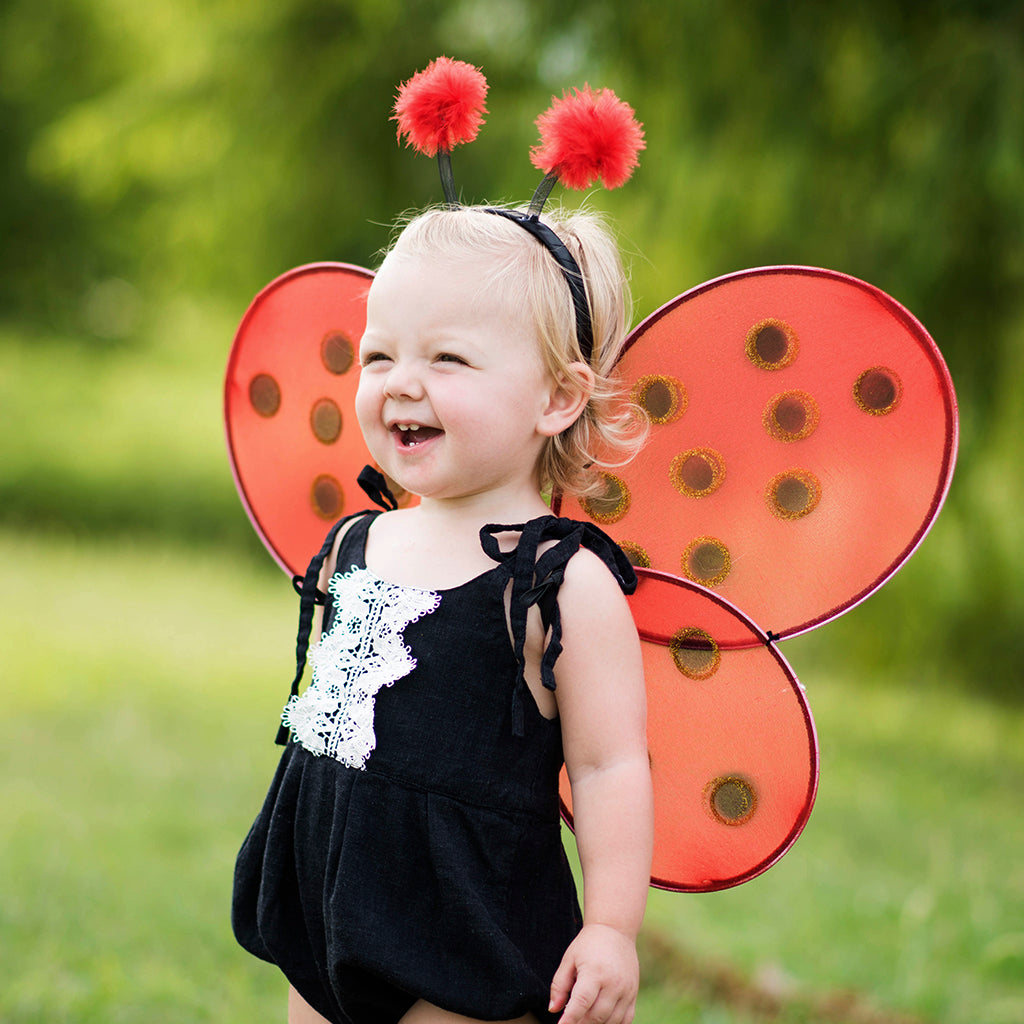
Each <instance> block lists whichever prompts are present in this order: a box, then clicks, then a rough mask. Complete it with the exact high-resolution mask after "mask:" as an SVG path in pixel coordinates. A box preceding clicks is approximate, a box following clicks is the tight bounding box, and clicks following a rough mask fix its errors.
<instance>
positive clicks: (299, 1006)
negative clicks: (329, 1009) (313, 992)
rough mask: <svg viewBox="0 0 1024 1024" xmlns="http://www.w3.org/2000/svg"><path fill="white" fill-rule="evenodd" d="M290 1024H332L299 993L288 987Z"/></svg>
mask: <svg viewBox="0 0 1024 1024" xmlns="http://www.w3.org/2000/svg"><path fill="white" fill-rule="evenodd" d="M288 1024H331V1022H330V1021H329V1020H328V1019H327V1018H326V1017H324V1016H323V1015H322V1014H319V1013H317V1012H316V1010H314V1009H313V1007H312V1006H310V1005H309V1003H307V1002H306V1000H305V999H303V998H302V996H300V995H299V993H298V992H296V991H295V989H293V988H292V987H291V986H289V987H288Z"/></svg>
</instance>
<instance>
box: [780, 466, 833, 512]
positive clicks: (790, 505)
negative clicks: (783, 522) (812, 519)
mask: <svg viewBox="0 0 1024 1024" xmlns="http://www.w3.org/2000/svg"><path fill="white" fill-rule="evenodd" d="M766 498H767V500H768V508H769V509H771V512H772V514H773V515H774V516H776V517H777V518H779V519H802V518H803V517H804V516H806V515H809V514H810V513H811V512H813V511H814V509H815V508H816V507H817V505H818V502H819V501H820V500H821V481H820V480H819V479H818V478H817V477H816V476H815V475H814V474H813V473H809V472H807V470H804V469H789V470H786V472H785V473H780V474H779V475H778V476H776V477H773V478H772V480H771V482H770V483H769V484H768V490H767V493H766Z"/></svg>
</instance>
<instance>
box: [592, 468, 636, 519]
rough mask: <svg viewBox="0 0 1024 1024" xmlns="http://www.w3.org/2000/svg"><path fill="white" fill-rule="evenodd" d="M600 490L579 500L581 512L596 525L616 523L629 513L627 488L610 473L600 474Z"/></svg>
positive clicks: (623, 482) (624, 483)
mask: <svg viewBox="0 0 1024 1024" xmlns="http://www.w3.org/2000/svg"><path fill="white" fill-rule="evenodd" d="M599 476H600V480H601V490H600V491H598V492H597V493H596V494H589V495H587V496H586V497H583V498H581V499H580V504H581V505H582V506H583V510H584V511H585V512H586V513H587V515H588V516H590V518H591V519H593V520H594V522H596V523H617V522H618V521H619V520H620V519H621V518H622V517H623V516H624V515H625V514H626V513H627V512H628V511H629V503H630V497H629V488H628V487H627V486H626V482H625V481H624V480H620V479H619V478H618V477H617V476H613V475H612V474H611V473H600V474H599Z"/></svg>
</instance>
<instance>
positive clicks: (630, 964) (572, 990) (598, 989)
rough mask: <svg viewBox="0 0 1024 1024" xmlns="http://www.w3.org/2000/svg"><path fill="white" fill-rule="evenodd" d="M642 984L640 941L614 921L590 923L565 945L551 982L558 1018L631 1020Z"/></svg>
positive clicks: (580, 1023) (627, 1023) (566, 1022)
mask: <svg viewBox="0 0 1024 1024" xmlns="http://www.w3.org/2000/svg"><path fill="white" fill-rule="evenodd" d="M639 987H640V966H639V963H638V962H637V955H636V943H635V942H634V941H633V940H632V939H631V938H629V937H628V936H627V935H624V934H623V933H622V932H620V931H618V929H616V928H612V927H611V926H610V925H603V924H588V925H584V926H583V930H582V931H581V932H580V933H579V935H577V936H576V938H575V940H574V941H573V942H572V944H571V945H570V946H569V948H568V949H567V950H566V951H565V956H563V957H562V963H561V964H560V965H559V968H558V970H557V971H556V972H555V977H554V980H553V981H552V982H551V1005H550V1010H551V1012H552V1013H557V1012H558V1011H559V1010H561V1009H562V1008H563V1007H564V1008H565V1012H564V1013H563V1014H562V1017H561V1020H560V1022H559V1024H598V1022H602V1024H631V1021H632V1020H633V1015H634V1013H635V1012H636V996H637V990H638V989H639Z"/></svg>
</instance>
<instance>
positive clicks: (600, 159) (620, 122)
mask: <svg viewBox="0 0 1024 1024" xmlns="http://www.w3.org/2000/svg"><path fill="white" fill-rule="evenodd" d="M573 93H574V95H571V96H570V95H568V94H567V95H565V96H563V97H562V99H560V100H555V101H554V102H553V103H552V105H551V106H550V107H549V108H548V109H547V110H546V111H545V112H544V113H543V114H541V115H540V117H538V118H537V128H538V129H539V130H540V145H538V146H535V147H534V148H533V150H532V151H531V152H530V159H531V160H532V161H533V165H534V167H537V168H539V169H540V170H542V171H544V172H545V174H548V175H551V174H554V175H557V177H558V180H559V181H561V182H562V184H563V185H565V186H566V188H572V189H585V188H590V186H591V185H593V184H594V182H595V181H597V180H598V178H600V179H601V181H602V182H603V183H604V186H605V188H618V187H619V186H620V185H625V183H626V182H627V181H629V177H630V175H631V174H632V173H633V168H635V167H636V165H637V154H638V153H639V152H640V150H641V149H643V148H644V145H645V143H644V130H643V126H642V125H641V124H640V122H639V121H637V119H636V117H635V116H634V113H633V108H632V107H631V106H630V105H629V104H628V103H626V102H624V101H623V100H620V99H619V98H618V96H616V95H615V93H614V92H612V91H611V89H598V90H597V91H596V92H595V91H594V90H592V89H591V88H590V86H589V85H585V86H584V87H583V88H582V90H581V89H574V90H573Z"/></svg>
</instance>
